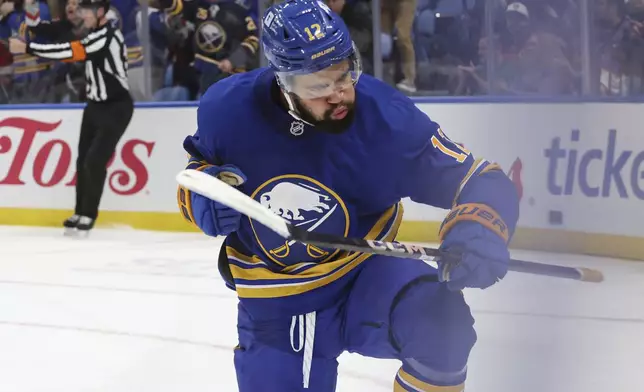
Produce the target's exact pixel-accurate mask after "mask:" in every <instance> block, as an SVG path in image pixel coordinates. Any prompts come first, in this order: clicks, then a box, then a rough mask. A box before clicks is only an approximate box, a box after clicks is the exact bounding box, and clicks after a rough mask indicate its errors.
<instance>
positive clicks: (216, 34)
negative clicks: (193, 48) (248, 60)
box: [195, 21, 226, 53]
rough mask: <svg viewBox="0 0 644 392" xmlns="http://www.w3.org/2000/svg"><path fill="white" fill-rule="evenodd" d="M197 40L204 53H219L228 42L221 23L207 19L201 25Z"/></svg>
mask: <svg viewBox="0 0 644 392" xmlns="http://www.w3.org/2000/svg"><path fill="white" fill-rule="evenodd" d="M195 41H196V43H197V46H198V47H199V49H201V50H202V51H203V52H204V53H217V52H219V51H220V50H221V49H222V48H223V47H224V44H225V43H226V32H225V31H224V29H223V28H222V27H221V25H220V24H219V23H217V22H212V21H207V22H205V23H202V24H201V25H199V28H198V29H197V32H196V34H195Z"/></svg>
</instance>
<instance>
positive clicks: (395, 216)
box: [226, 203, 403, 298]
mask: <svg viewBox="0 0 644 392" xmlns="http://www.w3.org/2000/svg"><path fill="white" fill-rule="evenodd" d="M402 215H403V209H402V204H401V203H398V204H396V205H394V206H392V207H391V208H389V209H387V211H385V213H384V214H383V216H382V217H381V218H380V219H378V221H377V222H376V223H375V224H374V226H373V228H372V229H371V230H370V231H369V233H368V234H367V235H366V236H365V238H367V239H379V240H384V241H392V240H393V239H394V238H395V236H396V234H397V233H398V229H399V227H400V223H401V222H402ZM226 253H227V254H228V256H229V265H230V270H231V272H232V275H233V278H234V279H235V287H236V290H237V294H238V296H239V297H240V298H276V297H286V296H291V295H297V294H301V293H304V292H307V291H311V290H314V289H316V288H319V287H322V286H325V285H327V284H329V283H332V282H334V281H337V280H339V279H341V278H342V277H343V276H345V275H347V274H348V273H349V272H351V271H352V270H353V269H354V268H355V267H357V266H358V265H360V264H361V263H362V262H363V261H365V260H366V259H368V258H369V257H371V256H372V254H365V253H358V252H350V253H348V254H346V256H344V257H341V258H339V259H336V260H334V261H331V262H327V263H322V264H316V263H299V264H298V265H297V266H298V267H299V268H300V269H302V268H304V267H308V268H306V269H304V270H298V269H297V268H290V269H289V271H285V269H283V270H281V271H277V272H276V271H272V270H270V269H268V268H265V267H264V266H262V265H260V262H261V260H260V259H259V257H257V256H252V257H251V256H243V255H240V253H239V252H237V251H235V250H234V249H232V248H230V247H227V248H226ZM231 256H232V259H231ZM240 256H241V257H240ZM240 260H241V261H243V262H244V263H240V262H239V261H240ZM311 264H314V265H312V266H311ZM288 272H290V273H288Z"/></svg>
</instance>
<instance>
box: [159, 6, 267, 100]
mask: <svg viewBox="0 0 644 392" xmlns="http://www.w3.org/2000/svg"><path fill="white" fill-rule="evenodd" d="M160 4H161V5H162V6H163V7H164V8H165V10H166V13H167V14H168V15H173V14H174V15H176V16H180V17H181V19H183V20H185V21H187V22H189V23H191V24H194V33H193V34H192V38H193V44H194V51H195V61H194V67H195V69H196V70H197V71H199V73H200V81H199V85H200V91H199V93H200V94H202V93H203V92H205V91H206V90H207V89H208V87H210V85H211V84H213V83H215V82H217V81H218V80H221V79H223V78H226V77H228V76H229V75H232V74H236V73H241V72H246V71H248V70H250V69H254V68H257V66H258V65H259V54H258V52H259V51H258V48H259V39H258V38H257V32H258V29H257V24H256V22H255V19H254V18H253V16H252V14H251V11H250V10H249V8H248V7H247V5H246V4H245V2H243V1H240V0H238V1H232V0H195V1H190V2H185V3H184V2H183V1H182V0H161V1H160ZM179 10H180V14H179ZM171 24H172V23H171Z"/></svg>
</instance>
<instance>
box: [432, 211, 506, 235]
mask: <svg viewBox="0 0 644 392" xmlns="http://www.w3.org/2000/svg"><path fill="white" fill-rule="evenodd" d="M463 221H467V222H478V223H480V224H481V225H483V227H485V228H487V229H489V230H491V231H492V232H493V233H495V234H496V235H498V236H499V237H501V238H502V239H503V242H504V243H506V244H507V243H508V240H509V238H510V233H509V230H508V226H507V225H506V224H505V222H504V221H503V219H502V218H501V216H500V215H499V214H498V213H497V212H496V211H494V210H493V209H492V208H491V207H489V206H487V205H485V204H479V203H465V204H461V205H457V206H456V207H454V208H453V209H452V210H451V211H450V212H449V214H447V216H446V217H445V219H444V220H443V223H442V224H441V227H440V230H439V234H438V236H439V239H440V241H441V242H442V241H443V238H444V237H445V235H446V234H447V233H448V232H449V231H450V230H451V229H452V228H453V227H454V225H456V224H457V223H458V222H463Z"/></svg>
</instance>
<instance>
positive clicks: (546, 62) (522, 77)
mask: <svg viewBox="0 0 644 392" xmlns="http://www.w3.org/2000/svg"><path fill="white" fill-rule="evenodd" d="M505 14H506V25H507V32H506V33H505V34H503V35H501V36H500V37H499V36H497V37H495V43H496V44H495V48H496V53H494V54H493V55H492V58H493V59H494V60H495V61H498V63H497V69H496V79H495V80H492V81H489V80H488V81H486V75H485V68H484V67H485V64H484V63H483V64H481V66H479V67H475V66H473V65H471V66H461V67H459V68H460V70H461V72H462V73H463V74H462V75H463V78H464V79H463V80H461V85H460V87H463V86H464V85H467V83H468V79H469V80H470V81H473V83H474V85H476V88H475V89H474V90H479V92H497V93H503V94H546V95H560V94H571V93H573V92H574V90H575V89H574V81H575V72H574V71H573V69H572V67H571V65H570V63H569V61H568V59H567V58H566V56H565V54H564V52H563V46H564V43H563V42H562V40H561V39H560V38H558V37H556V36H554V35H553V34H550V33H541V32H538V31H536V30H535V29H534V25H533V24H532V23H531V17H530V12H529V11H528V8H527V7H526V6H525V5H524V4H523V3H519V2H516V3H512V4H510V5H508V7H507V9H506V13H505ZM487 50H488V40H487V38H484V39H482V40H481V43H480V51H481V55H482V58H483V59H485V58H487ZM490 84H491V85H490Z"/></svg>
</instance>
